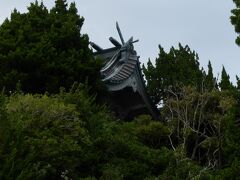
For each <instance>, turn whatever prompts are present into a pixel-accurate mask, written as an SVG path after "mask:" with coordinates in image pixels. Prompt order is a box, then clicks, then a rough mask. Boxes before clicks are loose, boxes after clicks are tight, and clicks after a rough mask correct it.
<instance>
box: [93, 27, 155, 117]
mask: <svg viewBox="0 0 240 180" xmlns="http://www.w3.org/2000/svg"><path fill="white" fill-rule="evenodd" d="M116 26H117V30H118V34H119V36H120V39H121V43H119V42H118V41H117V40H116V39H114V38H112V37H110V38H109V40H110V42H111V43H112V44H113V45H114V47H112V48H108V49H102V48H101V47H100V46H98V45H97V44H95V43H93V42H91V43H90V44H91V46H92V47H93V48H94V49H95V50H96V52H95V57H96V58H97V57H98V58H101V59H103V60H104V66H103V67H102V69H101V76H102V81H103V82H104V83H105V84H106V86H107V88H108V90H109V92H110V98H108V100H107V103H108V104H109V105H110V106H111V108H112V110H113V111H114V112H115V114H116V116H117V117H118V118H120V119H125V120H130V119H133V118H134V117H136V116H138V115H141V114H149V115H151V116H152V118H153V119H159V114H158V110H157V108H156V106H155V105H154V104H153V102H152V101H151V99H150V97H149V95H148V94H147V91H146V87H145V81H144V78H143V74H142V71H141V67H140V62H139V56H138V55H137V52H136V51H135V50H134V46H133V44H134V43H135V42H137V41H138V40H136V41H134V40H133V37H131V38H130V39H129V40H128V41H127V42H125V41H124V39H123V36H122V33H121V31H120V28H119V26H118V23H116Z"/></svg>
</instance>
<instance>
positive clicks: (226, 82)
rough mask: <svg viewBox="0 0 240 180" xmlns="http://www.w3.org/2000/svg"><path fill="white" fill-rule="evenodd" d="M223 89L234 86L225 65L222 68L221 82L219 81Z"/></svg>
mask: <svg viewBox="0 0 240 180" xmlns="http://www.w3.org/2000/svg"><path fill="white" fill-rule="evenodd" d="M219 87H220V88H221V90H230V89H232V88H233V85H232V83H231V82H230V76H229V75H228V74H227V72H226V70H225V67H224V66H223V68H222V74H221V82H220V83H219Z"/></svg>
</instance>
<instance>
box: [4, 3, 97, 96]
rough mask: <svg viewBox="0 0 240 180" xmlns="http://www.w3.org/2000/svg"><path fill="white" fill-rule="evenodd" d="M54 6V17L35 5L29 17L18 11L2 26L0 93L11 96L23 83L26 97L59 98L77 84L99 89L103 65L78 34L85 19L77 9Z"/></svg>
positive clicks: (63, 5) (29, 11) (73, 6)
mask: <svg viewBox="0 0 240 180" xmlns="http://www.w3.org/2000/svg"><path fill="white" fill-rule="evenodd" d="M55 3H56V4H55V7H53V8H52V9H51V10H50V11H48V10H47V8H46V7H45V6H44V5H43V3H40V4H39V3H38V2H37V1H36V2H35V3H31V4H30V6H29V7H28V12H26V13H19V12H18V11H17V10H14V11H13V12H12V14H11V18H10V19H6V20H5V21H4V23H3V24H2V25H1V26H0V72H1V76H0V88H3V87H5V89H6V90H7V91H12V90H14V89H15V86H16V83H17V82H20V83H21V85H22V90H23V91H24V92H32V93H44V92H45V91H48V92H50V93H56V92H58V91H59V87H61V86H63V87H65V88H66V89H69V88H70V87H71V86H72V84H73V83H74V82H75V81H77V82H85V81H88V83H89V85H90V86H92V87H93V89H96V90H97V89H99V87H100V86H101V85H100V84H101V83H100V82H101V81H100V75H99V70H100V68H101V63H100V61H99V60H95V59H94V57H93V54H92V52H91V50H90V49H89V48H88V44H89V40H88V36H87V35H86V34H81V33H80V31H81V28H82V25H83V22H84V18H83V17H80V16H79V15H78V14H77V9H76V5H75V3H71V4H70V6H69V7H68V5H67V3H66V1H65V0H57V1H56V2H55Z"/></svg>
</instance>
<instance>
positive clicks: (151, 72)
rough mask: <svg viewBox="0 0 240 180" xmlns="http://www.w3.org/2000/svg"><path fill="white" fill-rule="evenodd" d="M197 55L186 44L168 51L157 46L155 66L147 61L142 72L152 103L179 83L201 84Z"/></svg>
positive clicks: (159, 99) (164, 95) (165, 95)
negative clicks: (157, 54)
mask: <svg viewBox="0 0 240 180" xmlns="http://www.w3.org/2000/svg"><path fill="white" fill-rule="evenodd" d="M198 60H199V58H198V55H197V54H196V53H195V52H194V51H191V49H190V48H189V47H188V46H185V47H183V46H182V45H181V44H179V49H175V48H173V47H172V48H171V49H170V51H169V53H167V52H165V51H164V49H163V48H162V47H161V46H159V56H158V58H156V60H155V66H153V65H152V63H151V62H150V61H149V62H148V64H147V67H145V66H143V72H144V74H145V77H146V80H147V88H148V92H149V94H150V95H151V97H153V100H154V103H156V104H157V103H159V102H160V101H161V100H164V99H165V98H166V97H167V94H168V92H167V91H166V90H167V89H169V88H171V89H172V90H174V89H176V88H177V87H178V86H179V85H194V86H201V85H202V81H203V77H204V72H203V70H200V68H199V62H198Z"/></svg>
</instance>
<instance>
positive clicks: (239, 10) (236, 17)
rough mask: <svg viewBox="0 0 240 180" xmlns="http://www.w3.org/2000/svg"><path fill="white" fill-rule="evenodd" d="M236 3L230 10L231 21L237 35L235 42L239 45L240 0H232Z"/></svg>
mask: <svg viewBox="0 0 240 180" xmlns="http://www.w3.org/2000/svg"><path fill="white" fill-rule="evenodd" d="M233 2H234V3H235V4H236V8H235V9H233V10H232V16H231V23H232V25H233V26H234V27H235V31H236V33H238V37H237V38H236V44H238V45H239V46H240V1H239V0H233Z"/></svg>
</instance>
